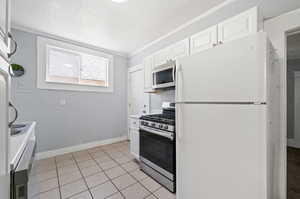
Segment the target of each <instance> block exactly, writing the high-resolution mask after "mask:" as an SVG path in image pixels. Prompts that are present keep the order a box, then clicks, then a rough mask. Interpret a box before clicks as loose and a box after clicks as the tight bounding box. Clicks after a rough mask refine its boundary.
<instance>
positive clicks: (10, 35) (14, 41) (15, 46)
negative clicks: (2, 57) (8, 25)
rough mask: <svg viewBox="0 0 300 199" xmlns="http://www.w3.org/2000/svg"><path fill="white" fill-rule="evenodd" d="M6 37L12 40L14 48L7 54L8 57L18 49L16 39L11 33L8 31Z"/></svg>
mask: <svg viewBox="0 0 300 199" xmlns="http://www.w3.org/2000/svg"><path fill="white" fill-rule="evenodd" d="M8 37H9V38H10V39H11V41H13V44H14V45H13V46H14V50H13V51H11V52H10V53H8V54H7V56H8V58H10V57H11V56H13V55H14V54H15V53H16V52H17V50H18V44H17V42H16V40H15V39H14V38H13V36H12V34H11V33H10V32H9V33H8Z"/></svg>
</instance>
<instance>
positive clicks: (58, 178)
mask: <svg viewBox="0 0 300 199" xmlns="http://www.w3.org/2000/svg"><path fill="white" fill-rule="evenodd" d="M54 162H55V168H56V176H57V181H58V191H59V197H60V199H62V195H61V190H60V180H59V175H58V166H57V161H56V157H54Z"/></svg>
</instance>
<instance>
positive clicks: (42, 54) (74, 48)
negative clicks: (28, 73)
mask: <svg viewBox="0 0 300 199" xmlns="http://www.w3.org/2000/svg"><path fill="white" fill-rule="evenodd" d="M49 47H54V48H58V49H62V50H65V51H67V52H77V53H86V54H89V55H94V56H99V57H103V58H106V59H108V60H109V64H108V69H107V70H108V74H107V78H108V81H107V85H108V86H97V85H84V84H73V83H67V82H61V83H59V82H49V81H47V70H48V68H47V66H48V63H49V60H48V58H49V56H48V50H49ZM113 77H114V59H113V55H110V54H107V53H103V52H100V51H97V50H93V49H89V48H86V47H81V46H78V45H74V44H70V43H66V42H62V41H58V40H54V39H49V38H44V37H40V36H38V37H37V88H39V89H49V90H67V91H86V92H113V91H114V79H113Z"/></svg>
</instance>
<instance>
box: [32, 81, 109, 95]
mask: <svg viewBox="0 0 300 199" xmlns="http://www.w3.org/2000/svg"><path fill="white" fill-rule="evenodd" d="M37 88H38V89H44V90H64V91H74V92H97V93H113V91H114V90H113V88H112V87H100V86H85V85H72V84H58V83H47V82H43V83H38V85H37Z"/></svg>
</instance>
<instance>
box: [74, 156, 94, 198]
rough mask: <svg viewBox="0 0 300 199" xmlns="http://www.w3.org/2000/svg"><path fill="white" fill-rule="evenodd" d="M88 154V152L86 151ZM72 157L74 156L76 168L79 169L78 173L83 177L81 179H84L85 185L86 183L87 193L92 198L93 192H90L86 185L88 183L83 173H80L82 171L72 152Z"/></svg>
mask: <svg viewBox="0 0 300 199" xmlns="http://www.w3.org/2000/svg"><path fill="white" fill-rule="evenodd" d="M88 154H89V153H88ZM72 157H73V158H74V161H75V164H76V166H77V168H78V170H79V172H80V175H81V176H82V178H83V181H84V183H85V185H86V187H87V190H88V192H89V194H90V195H91V197H92V199H94V196H93V194H92V192H91V190H90V188H89V186H88V183H87V181H86V179H85V177H84V175H83V173H82V171H81V168H80V167H79V165H78V162H77V160H76V158H75V157H74V154H73V153H72ZM85 191H86V190H85Z"/></svg>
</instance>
